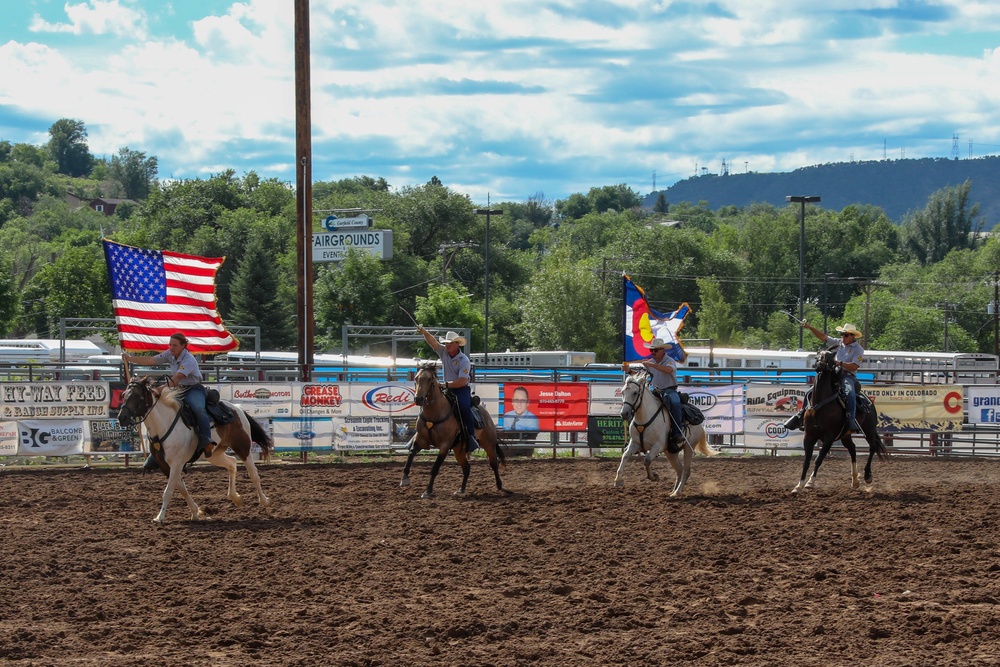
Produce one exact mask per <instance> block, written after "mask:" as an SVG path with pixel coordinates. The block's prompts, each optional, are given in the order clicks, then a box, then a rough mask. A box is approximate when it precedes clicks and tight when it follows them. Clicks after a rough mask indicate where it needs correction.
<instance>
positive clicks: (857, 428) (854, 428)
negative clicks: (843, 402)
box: [850, 419, 861, 433]
mask: <svg viewBox="0 0 1000 667" xmlns="http://www.w3.org/2000/svg"><path fill="white" fill-rule="evenodd" d="M850 432H851V433H861V425H860V424H858V420H857V419H852V420H850Z"/></svg>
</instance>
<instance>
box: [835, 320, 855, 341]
mask: <svg viewBox="0 0 1000 667" xmlns="http://www.w3.org/2000/svg"><path fill="white" fill-rule="evenodd" d="M837 333H842V334H845V333H846V334H852V335H853V336H854V337H855V338H861V332H860V331H858V328H857V327H856V326H854V325H853V324H847V323H845V324H844V326H842V327H837Z"/></svg>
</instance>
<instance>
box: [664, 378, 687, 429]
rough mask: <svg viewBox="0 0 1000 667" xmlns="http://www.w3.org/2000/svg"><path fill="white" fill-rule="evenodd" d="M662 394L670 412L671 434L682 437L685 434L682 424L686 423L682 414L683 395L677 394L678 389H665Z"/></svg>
mask: <svg viewBox="0 0 1000 667" xmlns="http://www.w3.org/2000/svg"><path fill="white" fill-rule="evenodd" d="M661 393H662V394H663V403H664V404H665V405H666V406H667V410H668V411H669V412H670V432H671V433H672V434H673V435H681V434H682V433H683V431H682V430H681V424H682V423H683V421H684V417H683V415H682V413H681V395H680V394H678V393H677V387H671V388H670V389H663V390H661Z"/></svg>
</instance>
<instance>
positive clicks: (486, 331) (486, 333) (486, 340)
mask: <svg viewBox="0 0 1000 667" xmlns="http://www.w3.org/2000/svg"><path fill="white" fill-rule="evenodd" d="M476 215H485V216H486V252H485V253H484V256H485V259H486V270H485V271H484V273H485V274H486V297H485V304H484V308H483V310H484V312H485V317H484V320H485V321H484V325H483V365H484V366H488V365H489V363H490V216H491V215H503V210H502V209H496V210H493V211H491V210H490V195H489V193H487V195H486V208H477V209H476Z"/></svg>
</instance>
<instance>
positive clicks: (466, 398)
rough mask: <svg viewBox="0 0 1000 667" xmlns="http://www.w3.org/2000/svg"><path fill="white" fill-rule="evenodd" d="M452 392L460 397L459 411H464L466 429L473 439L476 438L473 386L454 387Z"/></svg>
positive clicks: (463, 418)
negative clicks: (473, 413)
mask: <svg viewBox="0 0 1000 667" xmlns="http://www.w3.org/2000/svg"><path fill="white" fill-rule="evenodd" d="M451 393H452V394H454V395H455V398H456V399H458V411H459V412H461V413H462V421H463V422H464V423H465V430H466V431H468V433H469V436H471V437H472V439H473V440H475V439H476V422H475V421H473V419H472V388H471V387H469V385H465V386H464V387H460V388H458V389H452V390H451Z"/></svg>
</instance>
